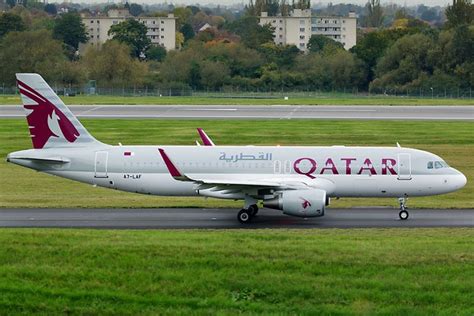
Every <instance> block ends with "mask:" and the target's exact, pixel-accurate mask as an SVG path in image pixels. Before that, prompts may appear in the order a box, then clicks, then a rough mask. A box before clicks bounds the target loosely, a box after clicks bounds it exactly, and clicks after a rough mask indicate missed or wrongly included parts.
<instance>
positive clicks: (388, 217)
mask: <svg viewBox="0 0 474 316" xmlns="http://www.w3.org/2000/svg"><path fill="white" fill-rule="evenodd" d="M236 215H237V210H236V209H199V208H184V209H183V208H162V209H0V227H58V228H59V227H63V228H107V229H171V228H181V229H182V228H206V229H211V228H212V229H222V228H228V229H235V228H251V229H256V228H389V227H398V228H403V227H411V228H414V227H474V209H463V210H429V209H423V210H410V218H409V219H408V220H405V221H402V220H399V219H398V209H394V208H353V209H331V208H329V209H327V210H326V215H325V216H323V217H318V218H310V219H304V218H296V217H290V216H286V215H283V214H282V213H281V212H279V211H275V210H269V209H262V210H260V211H259V213H258V215H257V216H256V217H255V218H254V219H253V221H252V222H251V223H249V224H246V225H242V224H240V223H239V222H238V221H237V218H236Z"/></svg>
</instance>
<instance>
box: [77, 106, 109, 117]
mask: <svg viewBox="0 0 474 316" xmlns="http://www.w3.org/2000/svg"><path fill="white" fill-rule="evenodd" d="M100 108H103V106H96V107H95V108H92V109H89V110H86V111H84V112H81V113H78V114H76V116H79V115H84V114H86V113H90V112H93V111H95V110H98V109H100Z"/></svg>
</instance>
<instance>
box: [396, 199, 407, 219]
mask: <svg viewBox="0 0 474 316" xmlns="http://www.w3.org/2000/svg"><path fill="white" fill-rule="evenodd" d="M398 202H399V203H400V213H398V217H400V219H401V220H402V221H404V220H406V219H407V218H408V216H409V214H408V211H407V207H406V202H407V198H399V199H398Z"/></svg>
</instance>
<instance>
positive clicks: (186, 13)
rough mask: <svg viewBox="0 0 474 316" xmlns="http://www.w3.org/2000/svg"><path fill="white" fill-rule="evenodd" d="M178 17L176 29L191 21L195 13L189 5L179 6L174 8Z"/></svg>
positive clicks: (174, 12)
mask: <svg viewBox="0 0 474 316" xmlns="http://www.w3.org/2000/svg"><path fill="white" fill-rule="evenodd" d="M173 14H174V16H175V17H176V29H177V30H179V29H180V28H181V27H182V26H183V25H184V24H186V23H191V18H192V16H193V15H194V14H193V11H192V9H191V8H189V7H178V8H175V9H174V10H173Z"/></svg>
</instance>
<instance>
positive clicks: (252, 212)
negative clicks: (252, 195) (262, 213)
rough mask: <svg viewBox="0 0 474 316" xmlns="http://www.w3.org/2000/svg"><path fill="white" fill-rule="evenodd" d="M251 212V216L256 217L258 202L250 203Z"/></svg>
mask: <svg viewBox="0 0 474 316" xmlns="http://www.w3.org/2000/svg"><path fill="white" fill-rule="evenodd" d="M249 212H250V216H252V217H254V216H255V215H257V213H258V206H257V205H256V204H253V205H250V207H249Z"/></svg>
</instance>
